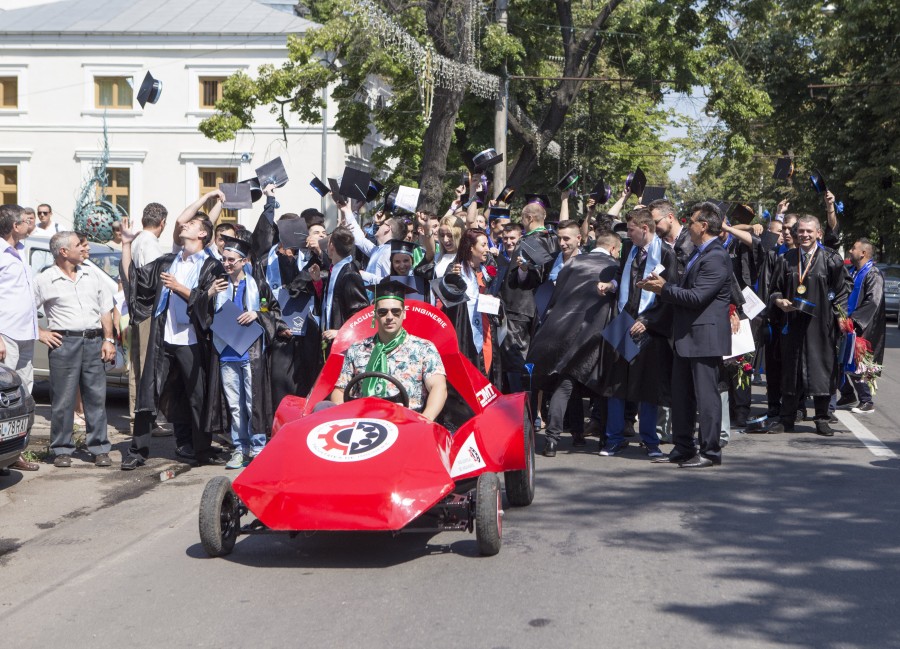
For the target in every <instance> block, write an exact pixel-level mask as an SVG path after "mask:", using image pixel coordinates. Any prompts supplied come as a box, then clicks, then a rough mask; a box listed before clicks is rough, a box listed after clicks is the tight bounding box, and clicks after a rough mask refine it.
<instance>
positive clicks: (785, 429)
mask: <svg viewBox="0 0 900 649" xmlns="http://www.w3.org/2000/svg"><path fill="white" fill-rule="evenodd" d="M759 432H761V433H768V434H769V435H777V434H778V433H793V432H794V424H786V423H784V422H783V421H776V422H775V423H774V424H772V425H771V426H769V427H768V428H766V429H764V430H761V431H759Z"/></svg>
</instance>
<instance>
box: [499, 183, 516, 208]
mask: <svg viewBox="0 0 900 649" xmlns="http://www.w3.org/2000/svg"><path fill="white" fill-rule="evenodd" d="M515 193H516V190H515V189H513V188H512V187H510V186H509V185H506V186H504V187H503V189H501V190H500V193H499V194H497V200H498V201H500V202H501V203H507V204H509V203H510V201H512V197H513V194H515Z"/></svg>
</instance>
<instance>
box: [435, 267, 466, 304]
mask: <svg viewBox="0 0 900 649" xmlns="http://www.w3.org/2000/svg"><path fill="white" fill-rule="evenodd" d="M467 289H468V286H467V285H466V280H464V279H463V277H462V275H457V274H456V273H447V274H446V275H444V276H443V277H438V278H437V279H433V280H431V292H432V293H434V295H435V297H437V298H438V299H439V300H440V301H441V302H443V304H444V306H456V305H457V304H465V303H466V302H468V301H469V296H468V295H466V291H467Z"/></svg>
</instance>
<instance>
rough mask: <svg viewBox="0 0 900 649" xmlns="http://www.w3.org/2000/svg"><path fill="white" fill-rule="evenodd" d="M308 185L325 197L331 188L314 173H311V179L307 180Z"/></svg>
mask: <svg viewBox="0 0 900 649" xmlns="http://www.w3.org/2000/svg"><path fill="white" fill-rule="evenodd" d="M309 186H310V187H312V188H313V189H314V190H315V191H316V193H317V194H318V195H319V196H321V197H322V198H325V197H326V196H328V194H330V193H331V189H329V188H328V185H326V184H325V183H323V182H322V181H321V180H319V177H318V176H317V175H316V174H313V178H312V180H310V181H309Z"/></svg>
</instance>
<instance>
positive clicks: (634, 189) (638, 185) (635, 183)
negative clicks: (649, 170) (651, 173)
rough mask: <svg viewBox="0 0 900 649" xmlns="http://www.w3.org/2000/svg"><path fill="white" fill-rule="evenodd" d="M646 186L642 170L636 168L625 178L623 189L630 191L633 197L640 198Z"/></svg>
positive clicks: (645, 177) (645, 178)
mask: <svg viewBox="0 0 900 649" xmlns="http://www.w3.org/2000/svg"><path fill="white" fill-rule="evenodd" d="M646 186H647V176H646V175H644V172H643V170H642V169H641V168H640V167H637V168H636V169H635V170H634V171H632V172H631V173H630V174H628V177H627V178H625V188H626V189H630V190H631V194H632V195H633V196H640V195H641V194H643V193H644V187H646Z"/></svg>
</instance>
